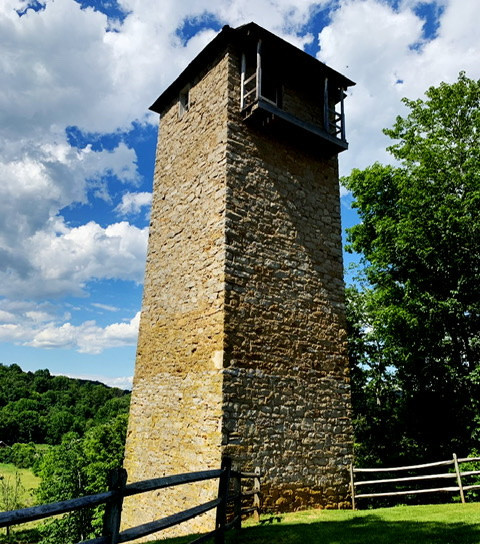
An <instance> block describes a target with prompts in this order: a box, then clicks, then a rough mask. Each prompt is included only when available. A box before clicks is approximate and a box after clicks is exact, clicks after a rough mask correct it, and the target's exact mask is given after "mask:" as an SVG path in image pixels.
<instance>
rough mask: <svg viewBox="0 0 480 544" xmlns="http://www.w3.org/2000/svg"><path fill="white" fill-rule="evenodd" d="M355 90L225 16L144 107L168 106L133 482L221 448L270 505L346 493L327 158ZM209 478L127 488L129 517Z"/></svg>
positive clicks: (340, 336)
mask: <svg viewBox="0 0 480 544" xmlns="http://www.w3.org/2000/svg"><path fill="white" fill-rule="evenodd" d="M351 85H353V82H352V81H350V80H349V79H347V78H346V77H344V76H343V75H341V74H339V73H338V72H336V71H334V70H332V69H331V68H329V67H327V66H326V65H324V64H322V63H321V62H319V61H318V60H316V59H314V58H313V57H311V56H309V55H308V54H306V53H304V52H303V51H301V50H299V49H297V48H296V47H294V46H292V45H290V44H288V43H287V42H285V41H283V40H282V39H280V38H278V37H277V36H275V35H273V34H271V33H270V32H268V31H266V30H264V29H263V28H261V27H259V26H257V25H256V24H254V23H250V24H247V25H245V26H242V27H239V28H236V29H232V28H229V27H224V28H223V30H222V31H221V32H220V33H219V34H218V35H217V36H216V38H215V39H214V40H213V41H212V42H210V44H209V45H207V47H206V48H205V49H204V50H203V51H202V52H201V53H200V54H199V55H198V56H197V57H196V58H195V59H194V60H193V61H192V62H191V64H190V65H189V66H188V67H187V68H186V69H185V70H184V71H183V72H182V73H181V74H180V76H179V77H178V78H177V79H176V80H175V81H174V82H173V83H172V84H171V85H170V87H168V88H167V89H166V90H165V91H164V93H163V94H162V95H161V96H160V97H159V98H158V99H157V100H156V102H155V103H154V104H153V106H152V107H151V109H152V110H153V111H155V112H157V113H159V114H160V116H161V118H160V130H159V139H158V148H157V158H156V170H155V179H154V192H153V205H152V215H151V226H150V238H149V246H148V257H147V268H146V277H145V287H144V296H143V306H142V315H141V322H140V334H139V341H138V350H137V360H136V368H135V378H134V386H133V392H132V405H131V412H130V422H129V430H128V436H127V446H126V460H125V467H126V468H127V470H128V473H129V479H130V480H131V481H138V480H142V479H147V478H153V477H160V476H163V475H169V474H175V473H180V472H189V471H194V470H203V469H208V468H217V467H219V466H220V462H221V458H222V455H225V454H228V455H230V456H232V457H233V459H234V463H236V464H237V466H239V467H241V468H242V469H246V470H250V469H253V468H255V467H260V469H261V471H262V473H264V478H263V480H262V490H263V492H264V499H265V502H266V504H267V505H269V506H271V507H273V508H276V509H279V510H294V509H298V508H305V507H309V506H311V507H330V508H331V507H335V508H337V507H343V506H346V504H347V500H348V498H347V497H348V485H347V483H348V470H347V467H348V464H349V463H350V461H351V453H352V429H351V422H350V413H349V406H350V393H349V382H348V368H347V357H346V345H345V342H346V338H345V331H344V297H343V287H344V285H343V273H342V247H341V235H340V204H339V183H338V170H337V155H338V153H339V152H341V151H344V150H345V149H347V147H348V146H347V142H346V139H345V128H344V112H343V100H344V97H345V90H346V88H347V87H348V86H351ZM215 491H216V483H212V485H211V486H208V485H207V486H206V485H205V484H202V485H200V484H198V486H197V487H195V486H191V487H190V488H189V489H188V490H182V491H181V492H180V493H179V491H178V489H176V490H174V494H172V495H168V494H167V493H165V491H161V492H160V493H157V494H156V496H155V497H148V496H142V497H136V498H135V499H132V500H131V501H130V502H128V501H127V502H126V505H125V520H126V524H130V521H131V525H137V524H139V523H143V522H147V521H150V520H152V519H157V518H160V517H163V516H164V515H166V514H168V513H171V511H178V510H179V509H181V508H187V507H189V506H191V505H192V504H191V503H190V502H189V501H190V500H191V501H192V503H193V504H198V501H199V499H200V500H201V501H202V502H203V501H204V500H205V501H206V500H208V499H209V498H211V495H214V494H215ZM174 497H176V498H174ZM205 523H207V524H208V523H209V522H208V519H207V521H202V519H200V520H197V521H194V522H193V525H190V527H189V530H200V529H210V528H211V526H207V527H205ZM202 524H203V525H202Z"/></svg>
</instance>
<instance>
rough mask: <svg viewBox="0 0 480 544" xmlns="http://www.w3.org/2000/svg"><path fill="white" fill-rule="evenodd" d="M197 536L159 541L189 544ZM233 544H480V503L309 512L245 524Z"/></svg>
mask: <svg viewBox="0 0 480 544" xmlns="http://www.w3.org/2000/svg"><path fill="white" fill-rule="evenodd" d="M191 540H192V537H185V538H175V539H168V540H161V541H158V544H187V543H188V542H189V541H191ZM227 543H228V544H242V543H248V544H272V543H278V544H305V543H306V544H317V543H318V544H479V543H480V504H479V503H471V504H444V505H426V506H397V507H394V508H379V509H377V510H363V511H355V512H352V511H346V510H343V511H342V510H340V511H339V510H309V511H305V512H297V513H292V514H284V515H282V516H281V521H280V522H278V521H273V522H272V523H269V522H268V518H266V520H265V522H264V523H263V524H260V525H253V524H250V523H246V524H244V528H242V530H241V531H240V533H239V534H237V535H235V533H234V532H229V533H228V537H227Z"/></svg>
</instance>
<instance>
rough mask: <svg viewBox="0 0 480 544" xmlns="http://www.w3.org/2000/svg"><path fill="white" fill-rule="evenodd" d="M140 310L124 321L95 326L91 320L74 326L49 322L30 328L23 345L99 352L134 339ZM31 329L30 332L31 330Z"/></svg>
mask: <svg viewBox="0 0 480 544" xmlns="http://www.w3.org/2000/svg"><path fill="white" fill-rule="evenodd" d="M139 322H140V312H138V313H137V314H136V315H135V317H133V318H132V319H131V320H130V321H129V322H127V323H112V324H111V325H108V326H106V327H99V326H98V325H97V324H96V322H95V321H86V322H84V323H82V324H81V325H78V326H74V325H72V324H71V323H64V324H63V325H60V326H57V325H55V324H51V325H48V326H45V327H42V328H41V329H40V330H37V331H35V330H33V331H31V336H32V337H31V339H29V340H27V341H26V342H25V345H29V346H33V347H40V348H70V349H76V350H77V351H79V352H80V353H93V354H95V353H101V352H102V351H103V350H104V349H106V348H112V347H121V346H129V345H132V344H135V343H136V340H137V334H138V325H139ZM32 333H33V334H32Z"/></svg>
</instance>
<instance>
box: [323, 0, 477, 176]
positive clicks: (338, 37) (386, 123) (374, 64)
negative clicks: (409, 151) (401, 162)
mask: <svg viewBox="0 0 480 544" xmlns="http://www.w3.org/2000/svg"><path fill="white" fill-rule="evenodd" d="M431 3H432V2H431ZM420 4H422V2H420V1H414V0H408V1H406V2H403V3H402V4H401V6H400V7H399V8H398V9H397V10H395V9H394V8H393V7H391V6H390V5H389V4H388V3H386V2H384V1H381V0H345V1H343V2H340V3H339V4H338V6H339V7H338V9H336V10H335V11H334V12H333V13H332V21H331V24H330V25H329V26H328V27H326V28H325V29H323V30H322V32H320V35H319V41H320V45H321V50H320V53H319V58H320V60H322V61H324V62H326V63H327V64H330V65H331V66H332V67H334V68H336V69H337V70H339V71H340V72H342V73H344V74H345V75H347V76H348V77H350V78H351V79H353V80H354V81H355V82H356V83H357V85H356V87H354V88H353V89H352V90H351V91H350V93H349V95H350V96H349V97H348V99H347V100H346V115H347V138H348V140H349V142H350V150H349V151H348V152H346V153H343V154H342V155H341V159H340V165H341V171H342V173H343V174H347V173H348V172H349V171H350V169H351V168H352V167H359V168H364V167H365V166H367V165H369V164H372V163H373V162H374V161H376V160H378V161H380V162H391V161H392V158H391V157H390V156H389V155H388V154H387V153H386V151H385V148H386V146H387V145H389V144H390V140H389V139H388V138H387V137H386V136H384V135H383V134H382V129H383V128H386V127H390V126H392V124H393V122H394V120H395V117H396V115H398V114H401V113H404V112H405V110H404V109H403V106H402V105H401V103H400V99H401V98H402V97H403V96H407V97H408V98H419V97H421V96H422V95H423V93H424V91H425V90H426V89H427V88H428V87H430V86H432V85H438V84H439V83H440V82H441V81H454V80H455V79H456V78H457V76H458V73H459V71H460V70H465V71H466V72H467V75H468V76H469V77H473V78H477V77H479V73H480V70H479V64H478V58H479V56H480V41H479V39H478V32H477V30H476V28H475V26H476V25H475V22H473V21H475V20H476V19H475V17H476V15H475V14H476V13H478V2H477V0H441V1H440V2H437V6H438V7H440V6H442V7H444V11H443V13H441V15H440V19H439V22H440V26H439V28H438V32H437V36H436V37H435V38H433V39H431V40H430V41H426V40H425V38H424V36H423V31H422V27H423V24H424V21H423V20H422V19H421V18H420V17H419V16H418V15H416V14H415V13H414V12H413V11H412V10H413V8H415V7H417V6H419V5H420Z"/></svg>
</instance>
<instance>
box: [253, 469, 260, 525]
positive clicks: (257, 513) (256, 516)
mask: <svg viewBox="0 0 480 544" xmlns="http://www.w3.org/2000/svg"><path fill="white" fill-rule="evenodd" d="M255 474H257V476H255V478H254V480H253V491H254V495H253V507H254V508H255V510H254V512H253V519H254V520H255V522H256V523H258V522H259V521H260V467H256V468H255Z"/></svg>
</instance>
